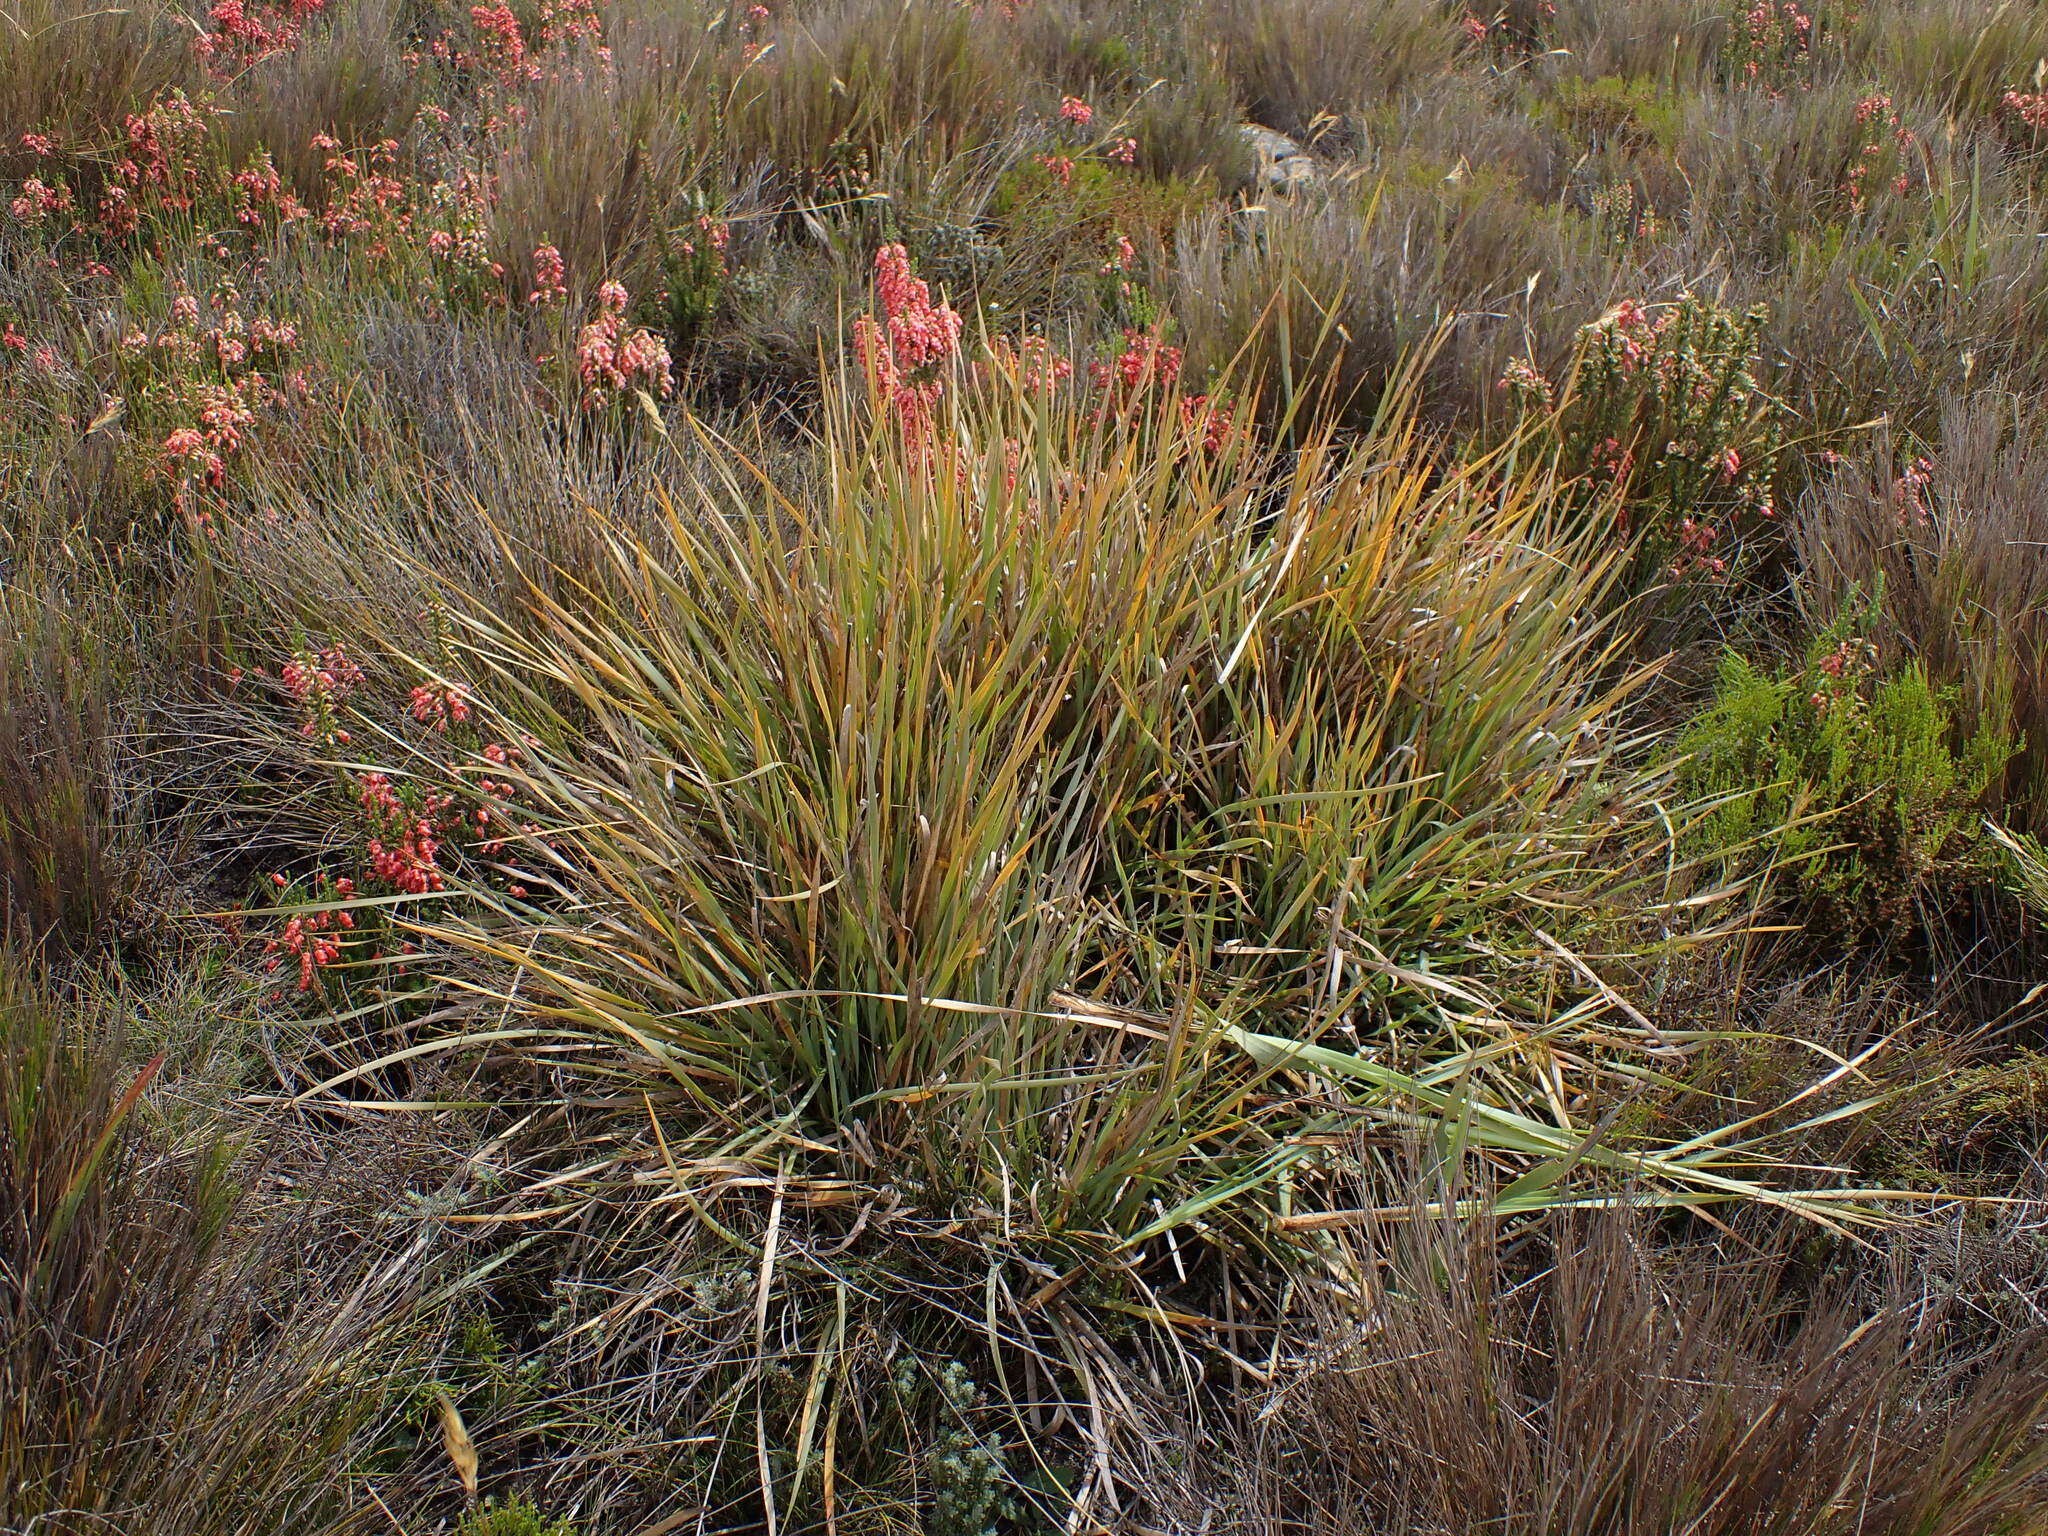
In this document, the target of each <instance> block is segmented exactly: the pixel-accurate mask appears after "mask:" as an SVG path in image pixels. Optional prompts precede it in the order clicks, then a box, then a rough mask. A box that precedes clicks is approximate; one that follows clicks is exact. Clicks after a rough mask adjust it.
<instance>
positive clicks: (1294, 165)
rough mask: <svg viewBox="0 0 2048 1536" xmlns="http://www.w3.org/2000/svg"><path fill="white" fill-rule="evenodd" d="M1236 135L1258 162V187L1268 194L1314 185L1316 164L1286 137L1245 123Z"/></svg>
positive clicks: (1307, 153)
mask: <svg viewBox="0 0 2048 1536" xmlns="http://www.w3.org/2000/svg"><path fill="white" fill-rule="evenodd" d="M1238 132H1239V133H1241V134H1243V135H1244V141H1245V143H1246V144H1247V145H1248V146H1250V148H1251V152H1252V154H1253V155H1254V156H1255V157H1256V158H1257V160H1258V166H1259V185H1260V186H1262V187H1264V188H1265V189H1266V190H1267V191H1268V192H1281V193H1286V192H1292V191H1294V190H1295V188H1297V187H1305V186H1309V185H1311V184H1313V183H1314V182H1315V180H1316V163H1315V160H1314V159H1313V157H1311V156H1310V154H1309V152H1308V151H1307V150H1305V149H1303V148H1302V147H1301V145H1299V144H1297V143H1296V142H1295V141H1294V140H1292V139H1290V138H1289V137H1287V135H1286V134H1284V133H1277V132H1275V131H1274V130H1273V129H1271V128H1263V127H1261V126H1260V125H1259V124H1257V123H1245V124H1243V125H1241V126H1240V127H1239V129H1238Z"/></svg>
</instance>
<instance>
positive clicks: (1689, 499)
mask: <svg viewBox="0 0 2048 1536" xmlns="http://www.w3.org/2000/svg"><path fill="white" fill-rule="evenodd" d="M1765 317H1766V312H1765V311H1764V310H1762V309H1753V310H1750V311H1748V312H1746V313H1736V312H1735V311H1732V310H1728V309H1724V308H1722V307H1721V306H1720V305H1717V304H1714V303H1712V302H1710V301H1708V300H1704V299H1699V298H1694V297H1690V296H1688V297H1686V298H1683V299H1680V300H1679V301H1678V302H1677V303H1675V304H1672V305H1669V306H1666V307H1664V308H1663V309H1662V310H1661V311H1660V312H1659V313H1658V314H1657V315H1655V316H1654V317H1653V316H1652V315H1651V313H1650V311H1649V310H1648V309H1646V308H1645V307H1644V306H1643V305H1642V304H1640V303H1637V302H1635V301H1634V300H1626V301H1624V302H1623V303H1621V304H1619V305H1617V306H1616V307H1615V308H1614V309H1613V310H1612V311H1610V312H1609V313H1608V314H1606V315H1603V316H1602V317H1601V318H1600V319H1598V320H1596V321H1594V322H1593V323H1592V324H1591V325H1588V326H1586V327H1585V328H1584V329H1583V330H1581V331H1580V333H1579V337H1578V345H1577V348H1576V350H1575V354H1574V358H1573V363H1572V370H1571V376H1570V380H1569V387H1568V388H1559V387H1558V386H1557V385H1555V384H1553V383H1552V381H1551V380H1550V379H1549V378H1548V377H1547V376H1546V375H1545V374H1544V373H1543V372H1542V370H1540V369H1539V368H1537V367H1536V365H1535V364H1534V363H1533V362H1531V361H1530V360H1528V359H1526V358H1523V359H1517V360H1516V361H1514V362H1512V363H1510V364H1509V366H1508V368H1507V371H1506V372H1505V373H1504V374H1503V375H1502V377H1501V380H1500V389H1501V391H1502V393H1504V394H1505V395H1507V396H1508V397H1509V399H1511V400H1512V401H1513V402H1514V403H1515V405H1516V406H1517V407H1518V409H1519V410H1520V411H1521V412H1522V413H1523V415H1524V417H1525V419H1527V418H1529V417H1537V418H1541V419H1542V420H1543V422H1544V425H1545V427H1546V428H1547V429H1548V430H1551V431H1554V432H1555V433H1556V434H1557V438H1558V443H1559V448H1560V450H1561V457H1562V460H1563V463H1564V465H1565V467H1566V468H1567V469H1568V470H1569V471H1571V472H1572V473H1574V474H1575V475H1578V476H1579V477H1581V479H1582V481H1583V483H1584V484H1585V485H1587V486H1588V487H1589V488H1591V489H1592V490H1594V491H1596V492H1598V493H1600V494H1611V495H1614V496H1615V497H1617V499H1618V500H1619V502H1620V505H1621V507H1622V510H1623V515H1624V517H1625V518H1626V519H1629V520H1631V521H1632V522H1634V523H1636V524H1640V525H1643V526H1644V531H1645V532H1646V533H1647V534H1648V535H1649V537H1650V539H1651V542H1652V544H1653V546H1654V547H1655V549H1656V551H1657V552H1658V554H1659V555H1660V556H1662V557H1663V558H1664V559H1666V560H1667V561H1668V562H1669V564H1670V567H1671V569H1672V571H1673V572H1674V573H1675V574H1679V575H1687V574H1703V575H1708V576H1719V575H1721V574H1723V573H1724V572H1725V571H1726V569H1727V563H1728V559H1729V555H1730V548H1731V542H1732V540H1731V536H1732V535H1734V534H1738V533H1740V532H1741V531H1743V530H1744V529H1745V528H1746V527H1748V526H1751V525H1754V524H1755V523H1756V522H1757V521H1758V520H1760V519H1767V518H1771V517H1773V516H1774V515H1775V512H1776V507H1775V503H1774V502H1773V499H1772V478H1773V474H1774V471H1775V468H1776V464H1777V458H1778V454H1779V449H1780V426H1779V419H1778V418H1779V408H1778V407H1777V405H1776V404H1775V402H1774V401H1773V400H1772V399H1771V397H1770V396H1769V395H1768V394H1767V393H1765V391H1764V389H1763V387H1762V386H1761V384H1759V382H1758V381H1757V377H1756V373H1755V368H1756V361H1757V334H1758V332H1759V330H1760V329H1761V328H1762V325H1763V322H1764V319H1765Z"/></svg>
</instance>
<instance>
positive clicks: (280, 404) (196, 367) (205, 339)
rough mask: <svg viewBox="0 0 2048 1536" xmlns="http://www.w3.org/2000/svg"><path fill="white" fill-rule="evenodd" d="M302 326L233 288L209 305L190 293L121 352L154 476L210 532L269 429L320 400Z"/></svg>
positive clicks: (129, 400) (136, 331)
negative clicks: (254, 440) (269, 422)
mask: <svg viewBox="0 0 2048 1536" xmlns="http://www.w3.org/2000/svg"><path fill="white" fill-rule="evenodd" d="M299 345H300V338H299V331H298V327H297V326H296V325H295V324H294V323H293V322H291V321H289V320H285V319H282V318H279V317H276V316H273V315H269V314H265V313H263V312H262V311H261V310H260V309H257V308H256V307H255V306H254V305H252V304H250V303H248V302H247V301H246V300H245V299H244V298H243V297H242V295H241V293H240V291H239V290H238V289H237V288H236V287H235V286H234V284H232V283H229V282H223V283H221V284H219V285H218V286H216V287H215V289H214V290H213V292H212V293H210V294H209V295H208V296H207V298H206V300H205V302H204V303H203V304H202V302H201V301H200V300H199V298H198V297H197V296H196V295H193V294H189V293H188V294H180V295H178V296H177V297H176V298H174V299H173V300H172V301H171V304H170V307H169V312H168V314H167V315H165V316H164V317H163V318H162V319H161V320H159V321H158V322H157V323H155V324H152V325H148V326H144V325H133V326H130V327H129V328H128V329H127V330H126V331H124V332H123V333H122V334H121V335H120V337H119V338H118V340H117V341H116V342H115V346H114V359H115V369H114V379H115V382H116V385H117V387H118V388H119V390H120V392H121V396H120V397H117V398H121V397H125V402H126V404H127V406H128V408H129V411H130V413H131V419H132V421H133V423H134V424H135V426H136V427H138V428H140V429H141V431H140V432H139V433H138V445H139V446H140V447H141V448H142V449H143V450H144V451H145V452H146V453H147V455H148V457H147V461H146V462H145V464H144V465H143V469H144V472H145V475H146V476H151V477H157V478H160V479H162V480H163V481H164V483H166V484H168V485H169V487H170V489H171V495H172V502H173V505H174V506H175V507H176V509H177V510H178V511H179V512H180V513H181V514H183V515H184V516H186V517H188V518H190V519H191V520H193V521H194V522H195V523H196V524H198V525H199V526H200V527H202V528H204V529H208V530H214V529H215V519H214V511H215V509H216V508H217V507H218V506H219V504H220V499H221V493H222V492H223V491H224V490H225V488H226V487H227V484H228V481H229V476H230V471H231V468H232V466H233V465H234V463H235V462H236V461H237V460H238V459H240V458H241V457H242V456H243V454H244V452H245V450H246V449H247V448H248V446H249V442H250V437H251V434H252V433H253V432H255V431H256V430H257V429H258V426H259V423H260V422H262V421H264V420H265V419H269V418H276V417H280V416H283V415H285V414H287V413H289V412H290V411H291V410H293V408H294V407H296V406H297V405H298V404H299V403H300V402H302V401H304V400H305V399H307V397H309V396H310V395H312V394H313V393H314V385H313V383H312V380H311V378H310V376H309V373H308V371H307V370H306V369H305V368H304V367H302V366H301V365H300V364H299V363H298V361H297V353H298V349H299Z"/></svg>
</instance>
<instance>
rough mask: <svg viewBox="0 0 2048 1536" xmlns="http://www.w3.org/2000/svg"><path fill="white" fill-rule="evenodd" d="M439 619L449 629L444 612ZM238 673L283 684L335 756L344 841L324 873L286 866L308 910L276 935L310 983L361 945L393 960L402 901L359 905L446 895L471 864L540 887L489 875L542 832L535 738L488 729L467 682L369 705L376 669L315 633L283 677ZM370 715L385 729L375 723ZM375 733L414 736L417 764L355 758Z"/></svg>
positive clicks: (315, 985) (329, 805) (296, 711)
mask: <svg viewBox="0 0 2048 1536" xmlns="http://www.w3.org/2000/svg"><path fill="white" fill-rule="evenodd" d="M436 617H437V618H438V616H436ZM436 628H437V631H442V626H440V625H439V624H438V622H437V625H436ZM443 640H444V643H443V646H442V650H443V652H444V660H445V659H448V657H449V656H451V655H452V651H451V648H450V647H448V646H447V645H446V643H445V632H443ZM230 681H231V683H232V685H233V686H236V687H238V688H239V687H245V686H250V685H252V681H253V682H254V683H262V682H266V681H269V682H272V688H271V694H272V697H274V698H275V699H276V700H277V701H278V702H279V704H280V705H281V706H282V709H283V712H284V717H285V720H286V722H287V723H288V724H289V725H290V726H291V728H292V729H293V731H294V732H295V734H296V735H298V736H299V737H300V738H302V739H303V740H305V741H306V742H308V743H310V744H311V745H312V746H313V747H314V748H315V749H316V750H318V751H319V752H321V753H323V754H327V755H328V757H329V760H328V761H327V762H326V764H325V771H326V772H327V774H328V775H329V792H328V794H327V796H326V799H325V805H326V811H325V815H326V817H327V818H328V819H329V821H330V824H331V827H332V832H331V833H330V835H329V838H328V841H329V842H330V843H333V842H337V841H338V842H339V844H340V851H338V852H335V853H332V854H330V855H329V856H328V857H327V860H326V867H325V868H323V869H321V870H319V871H318V872H316V873H315V874H314V875H313V876H312V878H311V881H310V884H308V883H306V882H298V883H294V882H293V881H292V879H291V878H290V877H288V876H286V875H284V874H282V873H279V874H276V875H273V876H272V883H273V884H274V885H275V886H276V888H277V894H276V895H275V896H274V897H273V903H274V905H276V906H277V907H279V908H293V907H297V908H299V910H295V911H291V912H290V915H289V917H288V918H287V920H286V921H285V923H284V925H283V927H282V929H281V930H279V931H277V932H275V933H273V934H271V935H270V936H269V938H268V939H267V940H266V942H265V947H264V955H265V966H266V968H267V969H268V970H271V971H273V972H280V973H282V978H283V979H288V980H289V981H290V983H291V984H292V986H293V988H294V989H295V990H296V991H298V992H300V993H319V994H323V995H324V992H325V989H326V985H327V980H328V973H329V971H330V968H332V967H334V966H336V965H338V964H340V963H341V962H342V961H343V960H344V959H345V958H347V957H348V955H349V954H350V953H351V952H353V953H354V954H355V955H356V956H357V957H358V958H360V959H362V960H365V961H379V960H385V959H388V958H391V957H392V955H393V953H394V949H395V947H396V941H395V939H394V936H393V932H392V929H391V927H390V924H389V922H388V920H387V918H388V912H389V908H388V906H387V905H369V906H363V905H357V906H353V907H351V906H350V905H349V904H350V903H353V902H358V901H363V900H367V899H368V898H373V897H379V896H392V895H402V896H415V897H427V896H436V895H440V894H442V893H444V892H447V891H449V890H450V889H451V888H452V886H453V884H454V879H455V876H456V874H457V871H458V870H460V871H462V873H463V874H464V875H465V876H466V877H467V878H468V879H470V880H475V879H477V878H478V877H479V876H480V875H481V876H485V877H486V878H489V879H491V880H492V881H493V882H494V883H496V884H497V885H499V886H501V887H502V888H503V889H504V890H505V891H506V894H507V895H509V896H511V897H512V898H513V899H515V900H522V899H524V898H526V897H527V896H528V894H529V892H528V890H527V888H526V886H525V885H524V884H522V883H521V882H520V879H519V877H518V876H517V875H516V874H510V873H505V872H502V871H500V872H498V873H496V874H487V871H488V870H489V866H490V865H491V863H492V862H493V861H495V860H499V859H501V858H502V857H503V856H504V855H505V853H506V850H507V849H508V848H509V847H510V846H511V845H512V844H514V843H515V842H516V843H524V842H526V841H528V840H530V839H534V838H537V837H538V835H539V832H540V828H539V826H538V825H537V824H535V823H534V822H533V821H532V820H530V819H529V818H528V817H527V816H525V815H524V813H523V812H522V811H521V809H520V805H519V800H520V796H521V793H522V791H521V788H520V786H519V785H518V783H517V782H516V777H517V772H518V768H517V765H518V763H519V761H520V759H521V757H522V749H521V747H520V746H519V745H518V744H516V743H512V742H507V741H504V740H500V739H497V738H496V737H494V736H491V735H489V734H487V733H486V731H485V729H484V727H483V724H482V722H481V720H480V719H479V715H478V711H477V709H476V706H475V703H474V701H473V699H472V698H471V695H470V692H469V689H468V688H467V686H466V685H465V684H463V683H461V682H459V681H450V680H447V679H445V678H440V677H436V678H432V679H430V680H428V681H426V682H422V683H419V684H416V685H414V687H413V688H412V689H411V690H410V692H409V693H408V694H407V696H406V701H405V703H404V705H403V706H401V707H399V708H398V709H396V710H391V711H387V710H385V709H383V708H381V707H372V708H370V709H368V710H367V711H365V710H364V709H363V708H362V707H361V705H360V703H359V699H360V696H361V695H362V694H364V693H365V692H367V689H366V678H365V675H364V672H363V669H362V667H361V666H360V665H359V664H358V663H357V662H356V660H355V659H354V658H353V657H352V656H351V655H350V654H349V652H348V651H347V649H346V648H345V647H343V646H341V645H325V646H315V645H313V644H311V643H302V644H301V645H300V646H299V648H298V649H297V650H296V651H295V652H294V653H293V654H292V655H291V656H290V657H288V658H287V659H286V660H285V661H284V663H283V664H282V665H281V666H280V667H279V668H278V670H277V675H276V678H275V679H274V681H273V680H267V679H264V677H263V674H262V673H261V672H260V671H259V672H257V673H255V674H253V679H252V676H251V675H250V674H245V673H243V672H241V671H240V670H239V669H237V671H236V672H235V673H234V674H233V676H232V678H231V679H230ZM366 722H369V723H372V724H373V725H374V727H375V729H374V730H363V729H362V727H363V726H364V724H365V723H366ZM351 724H353V726H354V727H355V728H353V729H352V728H351ZM372 739H375V740H377V741H380V742H383V743H386V744H396V745H398V746H399V747H401V748H402V749H403V751H404V755H405V757H406V760H407V761H408V763H409V764H410V767H409V768H408V769H407V770H406V771H400V770H398V769H396V768H386V767H371V766H367V765H364V764H361V763H359V762H355V761H352V760H351V758H352V756H353V755H354V754H355V753H357V752H359V751H360V750H361V747H362V745H366V744H367V743H368V742H369V741H370V740H372Z"/></svg>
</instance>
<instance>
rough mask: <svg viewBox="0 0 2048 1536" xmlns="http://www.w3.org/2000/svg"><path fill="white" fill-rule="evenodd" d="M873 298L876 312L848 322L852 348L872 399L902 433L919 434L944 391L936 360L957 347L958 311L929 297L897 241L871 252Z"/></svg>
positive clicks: (942, 360) (950, 355) (943, 360)
mask: <svg viewBox="0 0 2048 1536" xmlns="http://www.w3.org/2000/svg"><path fill="white" fill-rule="evenodd" d="M875 299H876V301H877V302H878V303H879V304H880V305H881V307H882V313H881V314H880V315H879V316H876V315H873V314H865V315H860V316H857V317H856V318H855V320H854V322H853V347H854V353H855V355H856V356H857V357H858V358H859V359H860V364H861V368H862V370H863V371H864V372H865V373H866V375H867V380H868V387H869V389H870V391H871V392H872V394H873V396H874V398H875V399H876V400H877V401H878V402H879V403H880V404H881V406H882V407H883V409H884V410H885V411H887V412H888V413H889V414H890V415H892V416H893V417H894V418H895V419H896V421H897V422H898V423H899V424H900V426H901V427H902V429H903V431H904V433H905V434H906V435H907V436H911V437H919V436H921V435H922V434H923V433H924V432H925V431H926V429H927V428H928V426H929V423H930V418H931V412H932V407H933V406H934V405H935V404H937V402H938V399H939V396H940V395H941V394H942V393H943V392H944V390H945V380H944V378H943V376H942V373H941V365H942V364H944V363H946V362H948V361H950V360H951V359H952V358H953V357H955V356H956V355H957V354H958V352H959V350H960V325H961V321H960V315H959V312H958V311H957V310H955V309H954V308H953V307H952V305H950V304H946V303H943V302H941V303H937V304H935V303H933V302H932V295H931V288H930V286H929V285H928V284H926V283H925V282H924V281H923V280H922V279H920V278H919V277H918V276H917V274H916V273H915V272H913V271H912V270H911V267H910V253H909V252H908V251H906V250H905V249H904V248H903V247H902V246H901V245H885V246H883V247H882V248H881V249H880V250H878V251H876V252H875Z"/></svg>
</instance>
